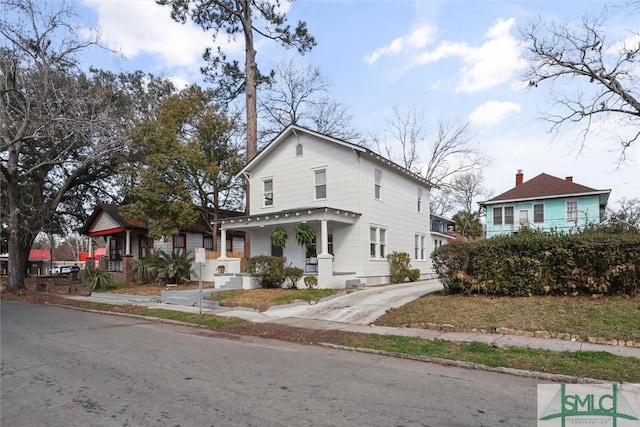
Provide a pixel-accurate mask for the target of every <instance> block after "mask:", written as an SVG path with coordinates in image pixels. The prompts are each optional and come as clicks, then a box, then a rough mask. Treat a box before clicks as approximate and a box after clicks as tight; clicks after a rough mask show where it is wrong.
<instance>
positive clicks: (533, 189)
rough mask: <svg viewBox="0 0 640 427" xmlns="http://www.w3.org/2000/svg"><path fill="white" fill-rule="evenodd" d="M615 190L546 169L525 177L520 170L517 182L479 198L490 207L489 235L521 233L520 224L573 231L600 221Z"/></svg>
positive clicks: (487, 229) (481, 204) (487, 231)
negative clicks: (491, 196)
mask: <svg viewBox="0 0 640 427" xmlns="http://www.w3.org/2000/svg"><path fill="white" fill-rule="evenodd" d="M610 193H611V190H595V189H593V188H590V187H585V186H584V185H580V184H577V183H575V182H573V177H571V176H568V177H566V178H565V179H562V178H556V177H555V176H551V175H547V174H546V173H542V174H540V175H538V176H536V177H535V178H532V179H530V180H529V181H524V174H523V173H522V170H521V169H520V170H518V172H517V173H516V186H515V187H513V188H512V189H511V190H508V191H506V192H504V193H502V194H500V195H498V196H496V197H494V198H493V199H491V200H487V201H486V202H479V205H480V208H481V209H484V210H486V217H487V223H486V236H487V237H488V238H489V237H494V236H497V235H501V234H511V233H517V232H518V230H519V229H520V227H523V226H525V225H526V226H528V227H530V228H532V229H539V230H544V231H557V232H563V233H569V232H573V231H578V230H581V229H582V228H584V227H585V226H586V225H587V224H599V223H600V222H601V221H602V219H603V216H604V211H605V208H606V207H607V201H608V200H609V194H610Z"/></svg>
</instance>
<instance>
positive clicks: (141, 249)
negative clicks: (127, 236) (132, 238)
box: [138, 234, 153, 259]
mask: <svg viewBox="0 0 640 427" xmlns="http://www.w3.org/2000/svg"><path fill="white" fill-rule="evenodd" d="M152 249H153V239H151V238H149V237H148V236H147V235H146V234H145V235H142V236H140V240H139V241H138V258H140V259H147V257H148V256H149V251H151V250H152Z"/></svg>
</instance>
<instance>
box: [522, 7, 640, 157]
mask: <svg viewBox="0 0 640 427" xmlns="http://www.w3.org/2000/svg"><path fill="white" fill-rule="evenodd" d="M639 5H640V2H631V3H629V4H628V8H627V9H626V10H627V13H631V14H632V15H637V14H638V12H639V8H638V6H639ZM606 21H607V15H606V14H603V15H601V16H600V17H598V18H595V19H588V18H585V19H583V20H582V21H581V23H580V24H577V25H573V24H570V23H561V24H558V23H553V22H552V23H548V24H547V23H543V22H541V21H539V20H538V22H535V23H533V24H530V25H529V27H528V28H526V29H525V30H523V35H524V39H525V41H526V43H527V44H528V60H529V70H528V72H527V73H526V75H525V81H526V82H528V84H529V86H530V88H536V87H538V86H539V85H540V84H541V83H544V82H546V81H550V82H552V83H553V86H552V87H551V89H550V90H551V93H552V98H551V99H552V102H553V103H554V104H555V105H556V106H558V107H559V110H558V111H559V112H558V113H555V112H553V113H548V114H545V115H544V116H543V119H544V120H547V121H549V122H550V123H551V130H552V131H554V132H557V131H558V130H559V128H560V127H561V126H563V125H571V124H578V123H579V124H580V125H581V126H582V129H581V131H580V134H579V137H578V140H579V143H580V148H581V149H582V147H584V144H585V142H586V138H587V136H588V134H589V132H590V130H591V129H592V127H593V125H594V123H595V121H596V120H598V119H599V120H604V119H613V118H614V117H615V118H618V119H620V122H619V124H618V125H617V126H618V128H620V129H621V128H623V127H625V126H626V129H627V130H630V131H631V135H629V134H620V135H616V137H617V138H618V140H619V142H620V144H621V155H620V160H621V161H624V160H625V150H626V149H627V148H628V147H630V146H631V145H632V144H633V143H635V142H636V141H637V140H638V138H639V137H640V97H639V93H638V89H639V85H638V79H639V78H640V75H639V74H638V65H639V64H640V43H638V39H637V36H638V35H639V33H638V31H637V29H635V32H634V33H632V34H630V37H629V38H628V39H627V40H623V41H611V40H610V39H609V38H608V37H607V33H606V29H605V26H604V24H605V23H606ZM634 36H635V37H634ZM573 81H577V82H582V84H581V85H580V86H574V85H569V84H568V83H570V82H573ZM573 88H575V89H573Z"/></svg>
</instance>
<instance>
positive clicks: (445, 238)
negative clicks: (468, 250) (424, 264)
mask: <svg viewBox="0 0 640 427" xmlns="http://www.w3.org/2000/svg"><path fill="white" fill-rule="evenodd" d="M430 219H431V229H430V230H431V233H430V234H431V245H432V248H433V249H436V248H439V247H440V246H442V245H446V244H447V243H449V242H450V241H452V240H455V239H456V234H455V226H456V223H455V222H454V221H452V220H450V219H449V218H445V217H443V216H441V215H434V214H431V218H430Z"/></svg>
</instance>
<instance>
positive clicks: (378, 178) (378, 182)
mask: <svg viewBox="0 0 640 427" xmlns="http://www.w3.org/2000/svg"><path fill="white" fill-rule="evenodd" d="M374 180H375V183H374V186H373V197H374V198H375V199H376V200H382V171H381V170H380V169H376V170H375V177H374Z"/></svg>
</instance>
